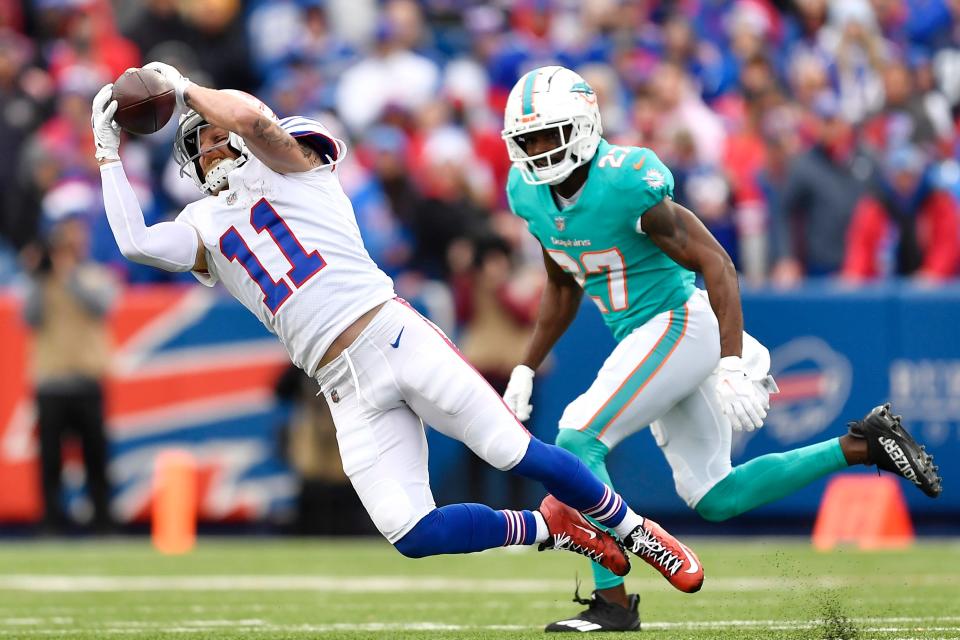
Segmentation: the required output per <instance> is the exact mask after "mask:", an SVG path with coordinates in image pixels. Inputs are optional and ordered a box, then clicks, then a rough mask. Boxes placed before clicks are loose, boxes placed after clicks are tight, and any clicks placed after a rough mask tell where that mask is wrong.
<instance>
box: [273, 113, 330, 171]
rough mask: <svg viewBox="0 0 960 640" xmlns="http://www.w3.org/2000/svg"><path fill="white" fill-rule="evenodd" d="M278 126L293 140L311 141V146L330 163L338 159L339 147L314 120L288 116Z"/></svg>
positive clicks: (324, 128) (325, 129)
mask: <svg viewBox="0 0 960 640" xmlns="http://www.w3.org/2000/svg"><path fill="white" fill-rule="evenodd" d="M279 125H280V128H281V129H283V130H284V131H286V132H287V133H289V134H290V135H291V136H293V137H294V138H307V139H308V140H311V144H312V146H314V148H315V149H316V150H317V151H318V152H319V153H320V154H321V155H323V156H328V157H329V158H330V159H331V161H335V160H338V159H339V156H340V147H339V145H338V144H337V142H336V140H335V139H334V138H333V137H332V136H331V135H330V133H329V132H328V131H327V128H326V127H324V126H323V125H322V124H320V123H319V122H317V121H316V120H312V119H310V118H304V117H303V116H290V117H288V118H284V119H282V120H280V122H279Z"/></svg>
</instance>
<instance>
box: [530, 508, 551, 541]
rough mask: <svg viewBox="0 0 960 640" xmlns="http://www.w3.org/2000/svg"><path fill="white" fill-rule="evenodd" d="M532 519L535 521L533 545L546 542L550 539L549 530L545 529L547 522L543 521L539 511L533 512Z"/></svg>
mask: <svg viewBox="0 0 960 640" xmlns="http://www.w3.org/2000/svg"><path fill="white" fill-rule="evenodd" d="M533 519H534V520H536V521H537V537H536V539H535V540H534V541H533V542H534V543H538V542H546V541H547V538H548V537H550V530H549V529H547V521H546V520H544V519H543V514H542V513H540V512H539V511H534V512H533Z"/></svg>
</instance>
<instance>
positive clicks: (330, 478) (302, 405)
mask: <svg viewBox="0 0 960 640" xmlns="http://www.w3.org/2000/svg"><path fill="white" fill-rule="evenodd" d="M274 391H275V393H276V397H277V399H278V400H281V401H285V402H288V403H290V405H291V409H292V411H291V414H290V420H289V422H288V423H287V424H285V425H284V426H283V427H282V430H281V438H280V440H281V442H282V444H283V457H284V458H286V460H287V461H288V463H289V464H290V466H291V467H292V468H293V470H294V471H295V472H296V474H297V478H298V480H299V490H298V492H297V520H296V524H295V527H296V533H297V534H298V535H320V536H347V535H364V534H372V533H375V532H376V529H375V528H374V527H373V523H372V522H371V521H370V516H368V515H367V512H366V509H364V508H363V503H361V502H360V498H359V496H357V492H356V491H354V490H353V487H352V486H351V485H350V480H349V479H348V478H347V476H346V474H345V473H344V472H343V464H342V463H341V461H340V451H339V449H338V447H337V433H336V429H335V428H334V426H333V417H332V416H331V415H330V407H329V406H328V405H327V400H326V398H324V396H323V394H318V393H317V381H316V380H314V379H313V378H311V377H310V376H308V375H307V374H305V373H304V372H303V371H302V370H301V369H299V368H298V367H295V366H293V365H290V366H289V367H287V368H286V369H284V371H283V373H282V374H280V377H279V378H277V382H276V385H275V387H274Z"/></svg>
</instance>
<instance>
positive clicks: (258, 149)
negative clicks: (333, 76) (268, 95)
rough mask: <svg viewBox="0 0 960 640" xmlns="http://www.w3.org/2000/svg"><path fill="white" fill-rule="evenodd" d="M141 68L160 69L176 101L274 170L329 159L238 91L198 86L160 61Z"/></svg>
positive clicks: (298, 167)
mask: <svg viewBox="0 0 960 640" xmlns="http://www.w3.org/2000/svg"><path fill="white" fill-rule="evenodd" d="M144 68H145V69H153V70H154V71H156V72H157V73H160V74H161V75H163V77H164V78H166V80H167V81H168V82H170V84H171V85H173V88H174V90H175V91H176V92H177V103H178V104H180V105H181V106H187V107H189V108H191V109H193V110H194V111H196V112H197V113H199V114H200V115H201V116H203V119H204V120H206V121H207V122H209V123H210V124H212V125H213V126H215V127H220V128H221V129H226V130H227V131H232V132H233V133H236V134H237V135H239V136H240V137H241V138H243V141H244V142H245V143H246V144H247V146H248V147H249V148H250V151H252V152H253V155H255V156H257V158H258V159H259V160H260V161H261V162H263V164H265V165H267V166H268V167H270V168H271V169H273V170H274V171H276V172H277V173H298V172H300V171H309V170H310V169H315V168H316V167H320V166H323V165H326V164H329V163H330V160H329V159H327V158H324V157H321V155H320V154H319V153H317V151H316V150H315V149H313V148H312V147H311V146H309V145H305V144H299V143H298V142H297V141H296V139H295V138H294V137H293V136H291V135H290V134H289V133H287V132H286V131H284V130H283V129H282V128H281V127H280V125H279V124H277V122H276V121H275V120H274V119H273V118H271V117H269V116H268V115H267V114H265V113H263V112H262V111H260V109H258V108H257V106H256V104H254V103H253V102H252V101H250V100H247V99H245V98H244V97H243V96H242V94H239V93H234V92H231V91H220V90H217V89H208V88H207V87H201V86H200V85H198V84H196V83H195V82H190V80H188V79H187V78H184V77H183V76H182V75H181V74H180V72H179V71H177V70H176V69H175V68H174V67H171V66H170V65H168V64H164V63H162V62H151V63H150V64H147V65H146V66H145V67H144Z"/></svg>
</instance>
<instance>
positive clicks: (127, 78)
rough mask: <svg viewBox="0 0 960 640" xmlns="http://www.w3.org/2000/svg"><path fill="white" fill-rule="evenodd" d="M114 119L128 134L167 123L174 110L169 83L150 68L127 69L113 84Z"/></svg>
mask: <svg viewBox="0 0 960 640" xmlns="http://www.w3.org/2000/svg"><path fill="white" fill-rule="evenodd" d="M113 99H114V100H116V101H117V113H116V115H115V116H114V120H116V121H117V124H119V125H120V126H121V127H123V128H124V129H126V130H127V131H129V132H130V133H137V134H141V135H144V134H148V133H154V132H155V131H158V130H159V129H160V128H161V127H163V125H165V124H167V121H168V120H169V119H170V116H172V115H173V111H174V109H176V108H177V95H176V92H175V91H174V90H173V87H171V86H170V83H169V82H167V81H166V79H165V78H164V77H163V76H162V75H160V74H159V73H158V72H156V71H153V70H152V69H130V70H129V71H126V72H124V74H123V75H122V76H120V77H119V78H117V81H116V82H114V83H113Z"/></svg>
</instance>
